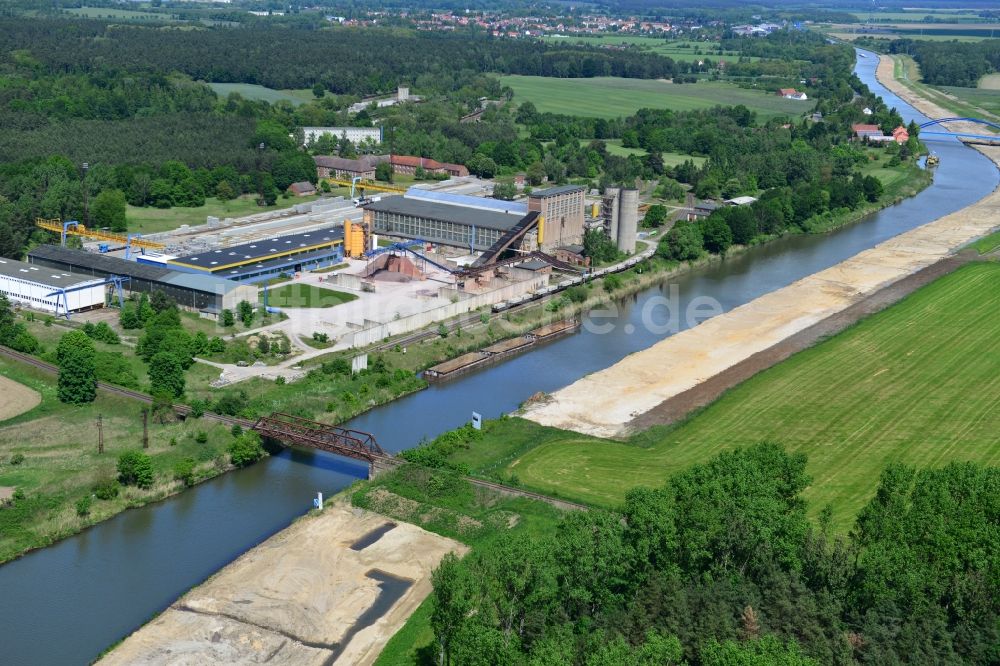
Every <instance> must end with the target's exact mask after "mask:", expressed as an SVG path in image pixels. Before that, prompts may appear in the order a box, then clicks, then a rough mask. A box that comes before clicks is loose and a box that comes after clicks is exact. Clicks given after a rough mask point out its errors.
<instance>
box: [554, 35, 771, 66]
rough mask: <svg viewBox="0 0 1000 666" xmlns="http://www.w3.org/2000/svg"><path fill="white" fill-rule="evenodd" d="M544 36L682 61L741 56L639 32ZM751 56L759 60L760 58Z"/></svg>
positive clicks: (704, 44) (709, 44)
mask: <svg viewBox="0 0 1000 666" xmlns="http://www.w3.org/2000/svg"><path fill="white" fill-rule="evenodd" d="M542 39H543V41H546V42H549V43H550V44H586V45H587V46H604V47H617V46H634V47H638V48H639V49H641V50H643V51H651V52H653V53H657V54H659V55H662V56H667V57H668V58H670V59H672V60H676V61H679V62H692V61H696V60H720V59H728V60H734V59H736V58H738V57H739V53H736V52H733V51H723V50H721V49H720V48H719V46H718V45H717V44H715V43H713V42H698V41H689V40H674V39H660V38H658V37H641V36H637V35H608V36H605V37H601V36H596V35H570V36H559V35H547V36H545V37H543V38H542ZM750 59H751V60H760V58H758V57H752V58H750Z"/></svg>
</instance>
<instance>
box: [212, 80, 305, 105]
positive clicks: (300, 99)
mask: <svg viewBox="0 0 1000 666" xmlns="http://www.w3.org/2000/svg"><path fill="white" fill-rule="evenodd" d="M208 86H209V87H210V88H211V89H212V90H214V91H215V94H216V95H218V96H219V97H223V98H225V97H228V96H229V93H232V92H236V93H239V94H241V95H243V97H245V98H246V99H250V100H254V101H260V102H268V103H269V104H274V103H275V102H280V101H282V100H285V101H288V102H291V103H292V104H293V105H295V106H298V105H299V104H304V103H305V102H311V101H313V100H314V99H316V97H315V96H314V95H313V93H312V90H305V89H303V90H275V89H274V88H267V87H265V86H259V85H257V84H254V83H209V84H208Z"/></svg>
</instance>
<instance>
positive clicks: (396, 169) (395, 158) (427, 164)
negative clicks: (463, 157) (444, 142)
mask: <svg viewBox="0 0 1000 666" xmlns="http://www.w3.org/2000/svg"><path fill="white" fill-rule="evenodd" d="M389 164H391V165H392V171H393V173H401V174H406V175H409V176H413V175H416V173H417V169H423V170H424V171H425V172H426V173H439V174H447V175H449V176H451V177H452V178H462V177H464V176H468V175H469V170H468V169H467V168H466V167H465V166H464V165H462V164H451V163H449V162H438V161H437V160H432V159H430V158H429V157H415V156H413V155H390V156H389Z"/></svg>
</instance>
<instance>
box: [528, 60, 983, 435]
mask: <svg viewBox="0 0 1000 666" xmlns="http://www.w3.org/2000/svg"><path fill="white" fill-rule="evenodd" d="M880 69H881V70H883V71H882V73H884V70H885V69H886V68H885V67H883V63H880ZM888 75H889V76H890V77H891V76H892V67H891V63H889V65H888ZM880 80H881V77H880ZM887 87H888V86H887ZM894 92H895V91H894ZM901 96H902V95H901ZM914 106H917V105H916V104H914ZM921 111H923V112H924V113H931V114H933V113H937V112H936V111H934V110H932V109H931V108H929V107H927V109H926V110H925V109H923V108H922V109H921ZM942 113H943V112H942ZM935 117H942V116H941V115H937V116H935ZM979 149H980V150H981V152H983V153H984V154H985V155H987V156H988V157H990V159H992V160H993V161H994V163H996V164H998V165H1000V148H995V147H983V146H980V147H979ZM998 226H1000V191H994V192H992V193H991V194H989V195H987V196H986V197H984V198H983V199H981V200H979V201H978V202H976V203H975V204H973V205H971V206H969V207H967V208H965V209H963V210H960V211H957V212H955V213H952V214H950V215H946V216H945V217H942V218H940V219H938V220H935V221H934V222H930V223H928V224H925V225H924V226H922V227H919V228H917V229H914V230H912V231H908V232H906V233H904V234H901V235H899V236H897V237H895V238H892V239H889V240H887V241H885V242H883V243H880V244H879V245H877V246H875V247H874V248H871V249H869V250H866V251H864V252H861V253H859V254H857V255H855V256H854V257H852V258H850V259H848V260H846V261H843V262H841V263H840V264H837V265H836V266H833V267H831V268H828V269H826V270H824V271H820V272H818V273H815V274H813V275H810V276H808V277H806V278H803V279H801V280H799V281H797V282H794V283H792V284H791V285H789V286H787V287H785V288H783V289H779V290H777V291H774V292H772V293H770V294H767V295H765V296H762V297H760V298H758V299H756V300H754V301H751V302H750V303H747V304H745V305H743V306H740V307H738V308H735V309H733V310H731V311H729V312H727V313H725V314H722V315H719V316H718V317H714V318H712V319H709V320H708V321H706V322H704V323H702V324H700V325H699V326H696V327H694V328H691V329H688V330H686V331H682V332H681V333H678V334H677V335H674V336H672V337H670V338H667V339H665V340H663V341H661V342H658V343H657V344H655V345H653V346H652V347H650V348H648V349H645V350H642V351H639V352H636V353H634V354H632V355H630V356H627V357H625V358H624V359H622V360H621V361H619V362H618V363H616V364H615V365H613V366H611V367H610V368H607V369H605V370H602V371H600V372H596V373H594V374H591V375H588V376H587V377H584V378H582V379H580V380H578V381H576V382H575V383H573V384H570V385H569V386H567V387H566V388H563V389H560V390H559V391H556V392H555V393H554V394H552V396H551V398H550V399H549V400H547V401H545V402H539V403H535V404H533V405H530V406H529V407H527V408H526V410H525V412H524V417H525V418H527V419H530V420H532V421H535V422H537V423H540V424H542V425H547V426H554V427H557V428H563V429H565V430H573V431H576V432H580V433H584V434H589V435H597V436H600V437H617V436H623V435H625V434H627V432H628V423H629V422H630V421H632V420H633V419H635V418H636V417H638V416H639V415H642V414H645V413H647V412H649V411H650V410H652V409H653V408H655V407H657V406H658V405H660V404H661V403H663V402H664V401H666V400H668V399H669V398H672V397H674V396H677V395H679V394H680V393H683V392H684V391H687V390H689V389H691V388H692V387H694V386H696V385H698V384H700V383H701V382H703V381H705V380H707V379H709V378H710V377H713V376H715V375H717V374H719V373H721V372H723V371H725V370H726V369H727V368H730V367H732V366H733V365H735V364H737V363H740V362H742V361H744V360H746V359H748V358H749V357H751V356H753V355H754V354H756V353H758V352H761V351H763V350H765V349H768V348H769V347H771V346H773V345H775V344H777V343H779V342H781V341H782V340H784V339H786V338H788V337H789V336H791V335H793V334H796V333H799V332H800V331H803V330H804V329H806V328H808V327H810V326H812V325H814V324H816V323H818V322H820V321H822V320H823V319H825V318H826V317H829V316H830V315H833V314H835V313H838V312H841V311H842V310H844V309H846V308H847V307H849V306H851V305H852V304H854V303H857V302H858V301H860V300H862V299H864V298H866V297H868V296H870V295H871V294H873V293H874V292H876V291H878V290H879V289H880V288H882V287H885V286H886V285H889V284H892V283H894V282H896V281H898V280H901V279H903V278H905V277H907V276H908V275H911V274H913V273H915V272H917V271H919V270H921V269H923V268H926V267H927V266H930V265H931V264H933V263H935V262H937V261H938V260H940V259H942V258H943V257H945V256H947V255H949V254H951V253H952V252H954V251H955V250H956V249H958V248H960V247H962V246H964V245H967V244H968V243H969V242H971V241H973V240H975V239H976V238H979V237H981V236H984V235H986V234H988V233H990V232H991V231H993V230H994V229H996V228H997V227H998Z"/></svg>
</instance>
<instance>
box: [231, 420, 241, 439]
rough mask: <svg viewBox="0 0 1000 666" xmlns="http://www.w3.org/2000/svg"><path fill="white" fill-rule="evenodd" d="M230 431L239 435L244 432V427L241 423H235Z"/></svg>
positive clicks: (234, 435)
mask: <svg viewBox="0 0 1000 666" xmlns="http://www.w3.org/2000/svg"><path fill="white" fill-rule="evenodd" d="M229 432H231V433H233V437H239V436H240V435H242V434H243V428H242V427H241V426H240V424H239V423H234V424H233V427H232V428H230V429H229Z"/></svg>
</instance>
